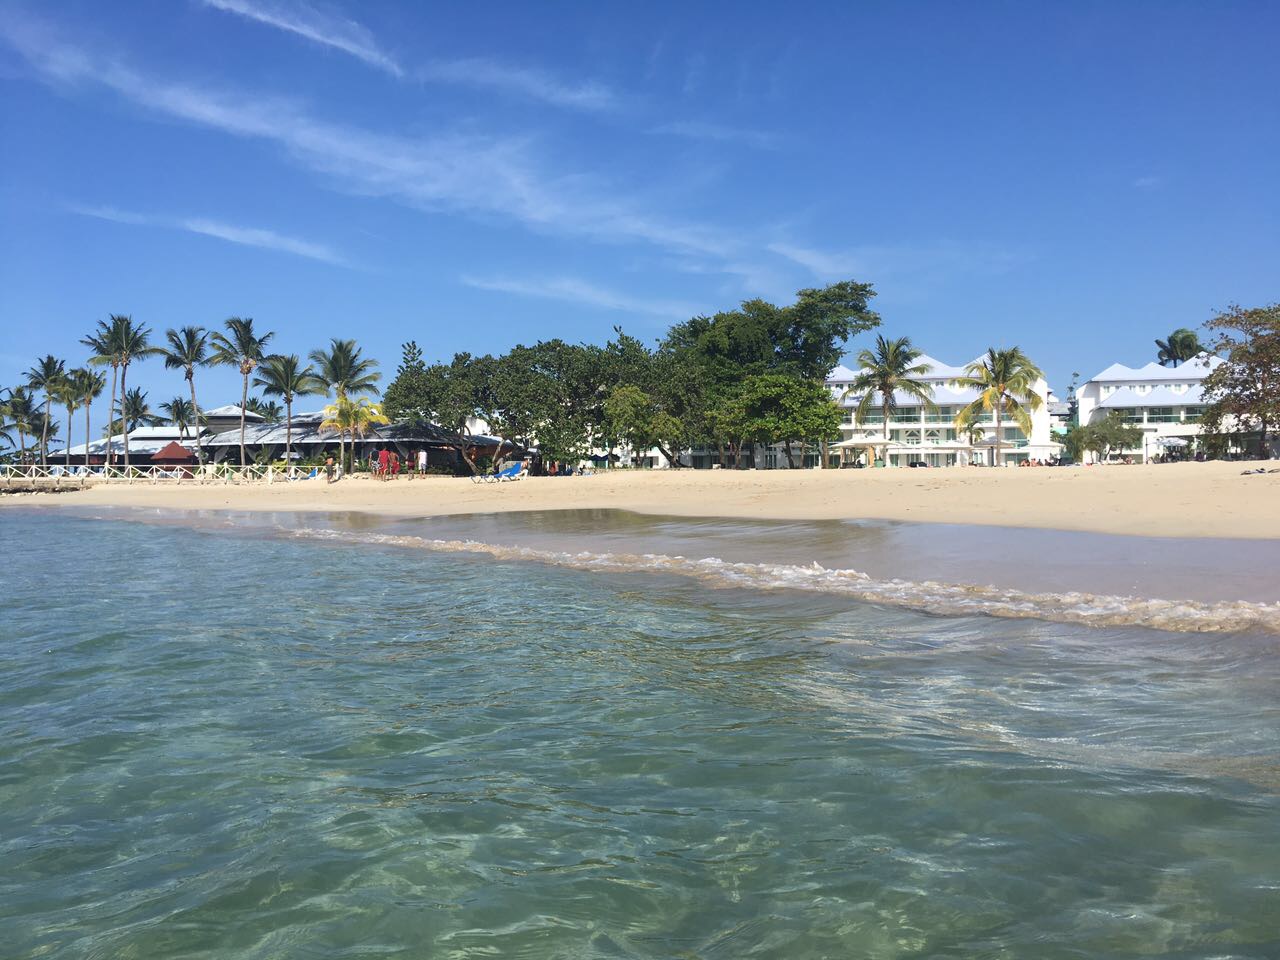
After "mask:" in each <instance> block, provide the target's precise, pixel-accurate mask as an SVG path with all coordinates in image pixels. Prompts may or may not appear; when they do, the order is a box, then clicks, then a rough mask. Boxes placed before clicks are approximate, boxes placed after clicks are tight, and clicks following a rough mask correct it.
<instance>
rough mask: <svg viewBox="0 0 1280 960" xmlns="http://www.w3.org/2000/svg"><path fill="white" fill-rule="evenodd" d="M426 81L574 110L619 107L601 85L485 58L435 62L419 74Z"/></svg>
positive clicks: (611, 95) (610, 92)
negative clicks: (470, 88)
mask: <svg viewBox="0 0 1280 960" xmlns="http://www.w3.org/2000/svg"><path fill="white" fill-rule="evenodd" d="M417 76H418V77H420V78H421V79H423V80H432V81H436V82H439V83H450V84H456V85H458V86H467V87H478V88H481V89H488V90H497V91H499V92H500V93H506V94H511V95H514V96H517V97H521V98H524V99H527V100H536V101H540V102H542V103H549V104H551V105H552V106H557V107H569V108H571V109H574V110H592V111H603V110H610V109H613V108H614V107H616V106H617V103H618V98H617V96H616V95H615V94H614V92H613V91H612V90H611V89H610V88H609V87H607V86H605V85H604V84H601V83H595V82H591V81H589V82H587V83H579V84H572V83H565V82H564V81H563V80H559V79H557V78H556V77H553V76H551V75H550V74H548V73H544V72H543V71H541V70H534V69H531V68H529V67H518V66H513V65H511V64H505V63H500V62H498V61H496V60H490V59H487V58H484V57H471V58H467V59H462V60H436V61H433V62H431V63H429V64H427V65H426V66H424V67H422V68H421V69H420V70H419V71H417Z"/></svg>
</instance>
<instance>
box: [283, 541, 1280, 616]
mask: <svg viewBox="0 0 1280 960" xmlns="http://www.w3.org/2000/svg"><path fill="white" fill-rule="evenodd" d="M281 532H283V533H286V534H288V535H291V536H296V537H302V538H306V539H325V540H341V541H344V542H349V541H351V540H353V539H354V540H358V541H360V542H365V543H374V544H379V545H386V546H395V547H406V548H412V549H419V550H431V551H434V552H438V553H478V554H484V555H487V556H490V557H493V558H494V559H496V560H502V561H531V562H535V563H544V564H552V565H555V566H560V567H568V568H571V569H575V570H591V571H596V572H601V573H635V572H649V573H666V574H677V575H679V576H685V577H692V578H694V579H697V580H699V581H701V582H703V583H705V584H707V585H708V586H711V587H718V588H726V589H727V588H735V587H738V588H749V589H756V590H805V591H811V592H817V593H827V594H836V595H839V596H845V597H850V598H852V599H855V600H861V601H866V602H870V603H883V604H890V605H893V606H900V607H908V608H911V609H915V610H923V611H925V612H928V613H938V614H946V615H952V616H955V615H985V616H993V617H1010V618H1023V619H1026V618H1031V619H1038V620H1052V621H1058V622H1064V623H1083V624H1091V625H1095V626H1121V625H1123V626H1140V627H1150V628H1152V629H1157V630H1174V631H1179V632H1193V633H1225V632H1234V631H1238V630H1249V629H1255V630H1256V629H1260V630H1265V631H1267V632H1270V633H1280V603H1255V602H1250V601H1244V600H1233V601H1220V602H1212V603H1205V602H1198V601H1190V600H1159V599H1148V598H1141V597H1121V596H1108V595H1105V594H1093V593H1080V592H1068V593H1027V592H1024V591H1020V590H1013V589H1008V588H1004V587H991V586H978V585H973V584H956V583H943V582H939V581H936V580H899V579H888V580H877V579H873V578H872V577H869V576H867V575H866V574H865V573H862V572H861V571H859V570H851V569H828V568H826V567H823V566H821V565H819V564H817V563H814V564H811V565H808V566H799V565H793V564H777V563H735V562H729V561H725V560H720V559H718V558H716V557H707V558H703V559H692V558H688V557H682V556H667V555H665V554H653V553H645V554H630V553H595V552H591V551H587V550H583V551H579V552H576V553H575V552H570V551H557V550H541V549H538V548H535V547H522V546H507V545H501V544H493V543H482V542H480V541H476V540H433V539H428V538H426V537H414V536H401V535H393V534H379V533H359V534H353V533H351V532H349V531H337V530H325V529H320V528H292V529H287V530H282V531H281Z"/></svg>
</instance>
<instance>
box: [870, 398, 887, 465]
mask: <svg viewBox="0 0 1280 960" xmlns="http://www.w3.org/2000/svg"><path fill="white" fill-rule="evenodd" d="M880 413H881V414H882V415H883V416H884V453H883V454H882V456H883V457H884V460H883V463H884V465H885V466H886V467H887V466H889V408H888V407H887V406H885V407H883V408H882V409H881V411H880ZM875 465H876V449H875V447H872V448H871V463H870V466H872V467H874V466H875Z"/></svg>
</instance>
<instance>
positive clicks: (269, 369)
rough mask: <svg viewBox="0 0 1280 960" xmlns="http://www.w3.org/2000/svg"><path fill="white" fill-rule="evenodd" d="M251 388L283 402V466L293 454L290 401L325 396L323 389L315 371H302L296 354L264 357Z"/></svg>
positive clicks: (306, 369)
mask: <svg viewBox="0 0 1280 960" xmlns="http://www.w3.org/2000/svg"><path fill="white" fill-rule="evenodd" d="M253 385H254V386H255V387H261V388H262V392H263V393H265V394H266V395H267V396H271V397H280V398H282V399H283V400H284V415H285V426H284V458H285V461H286V463H287V462H289V461H290V460H291V459H292V457H291V456H290V454H291V453H292V452H293V398H294V397H300V396H308V395H313V394H318V393H324V392H325V385H324V384H323V383H322V382H321V380H320V378H319V377H317V376H316V372H315V370H314V369H313V368H312V367H310V366H306V367H304V366H303V365H302V361H301V360H299V359H298V356H297V354H288V355H285V354H279V353H277V354H275V355H273V356H270V357H267V359H266V360H265V361H263V363H262V365H261V366H260V367H259V368H258V373H257V375H256V376H255V377H254V378H253Z"/></svg>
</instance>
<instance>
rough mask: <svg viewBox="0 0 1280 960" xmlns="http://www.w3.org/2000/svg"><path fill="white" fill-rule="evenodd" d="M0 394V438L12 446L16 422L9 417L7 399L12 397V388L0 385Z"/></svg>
mask: <svg viewBox="0 0 1280 960" xmlns="http://www.w3.org/2000/svg"><path fill="white" fill-rule="evenodd" d="M0 394H3V396H4V399H2V400H0V439H3V440H4V442H5V443H7V444H8V445H9V446H11V447H12V446H14V442H13V433H14V431H15V430H16V429H17V424H16V423H14V422H13V421H12V420H10V418H9V400H10V399H11V398H12V397H13V390H12V389H11V388H9V387H0Z"/></svg>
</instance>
